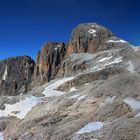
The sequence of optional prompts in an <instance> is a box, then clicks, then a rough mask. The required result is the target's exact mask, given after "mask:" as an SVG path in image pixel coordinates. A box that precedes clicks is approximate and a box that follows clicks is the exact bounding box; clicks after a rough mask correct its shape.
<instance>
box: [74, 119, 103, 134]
mask: <svg viewBox="0 0 140 140" xmlns="http://www.w3.org/2000/svg"><path fill="white" fill-rule="evenodd" d="M103 125H104V124H103V122H99V121H97V122H90V123H88V124H86V125H85V126H84V127H82V128H81V129H80V130H79V131H78V132H76V134H78V135H80V134H84V133H90V132H93V131H98V130H100V129H101V128H102V127H103Z"/></svg>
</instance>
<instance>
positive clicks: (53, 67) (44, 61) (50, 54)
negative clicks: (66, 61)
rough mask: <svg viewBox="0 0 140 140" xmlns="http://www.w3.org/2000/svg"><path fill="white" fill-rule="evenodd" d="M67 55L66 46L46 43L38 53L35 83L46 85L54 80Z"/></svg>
mask: <svg viewBox="0 0 140 140" xmlns="http://www.w3.org/2000/svg"><path fill="white" fill-rule="evenodd" d="M65 54H66V48H65V44H64V43H62V42H60V43H58V42H49V43H46V44H45V45H44V46H43V47H42V49H41V51H39V52H38V53H37V57H36V68H35V71H34V77H33V80H34V82H37V83H45V82H48V81H50V80H51V79H54V77H55V75H56V74H57V72H58V70H59V67H60V64H61V62H62V60H63V58H64V56H65Z"/></svg>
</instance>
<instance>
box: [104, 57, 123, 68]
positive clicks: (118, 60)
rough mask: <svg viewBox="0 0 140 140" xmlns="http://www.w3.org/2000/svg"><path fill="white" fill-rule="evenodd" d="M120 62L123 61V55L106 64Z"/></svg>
mask: <svg viewBox="0 0 140 140" xmlns="http://www.w3.org/2000/svg"><path fill="white" fill-rule="evenodd" d="M120 62H122V57H119V58H116V59H115V60H113V61H111V62H109V63H107V64H106V66H108V65H112V64H117V63H120Z"/></svg>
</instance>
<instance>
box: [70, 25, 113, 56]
mask: <svg viewBox="0 0 140 140" xmlns="http://www.w3.org/2000/svg"><path fill="white" fill-rule="evenodd" d="M112 36H113V34H112V32H111V31H110V30H108V29H107V28H105V27H103V26H101V25H99V24H97V23H84V24H79V25H78V26H77V27H75V28H74V30H73V31H72V33H71V37H70V41H69V45H68V54H70V53H72V52H75V53H77V52H78V53H80V52H89V53H95V52H97V51H99V50H101V49H103V48H101V45H102V44H103V43H104V42H105V41H106V40H107V39H108V38H109V37H112Z"/></svg>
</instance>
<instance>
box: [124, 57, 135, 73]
mask: <svg viewBox="0 0 140 140" xmlns="http://www.w3.org/2000/svg"><path fill="white" fill-rule="evenodd" d="M126 64H127V70H128V71H129V72H130V73H135V67H134V64H133V62H132V61H131V60H129V61H128V62H127V63H126Z"/></svg>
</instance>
